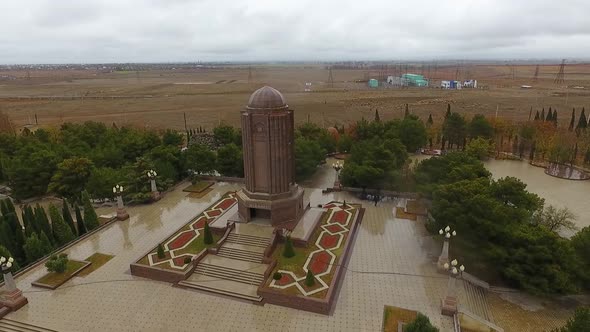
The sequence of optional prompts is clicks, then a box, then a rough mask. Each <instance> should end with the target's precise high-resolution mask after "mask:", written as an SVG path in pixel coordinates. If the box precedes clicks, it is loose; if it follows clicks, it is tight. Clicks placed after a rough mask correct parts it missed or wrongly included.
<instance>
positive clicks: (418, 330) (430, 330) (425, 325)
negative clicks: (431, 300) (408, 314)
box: [404, 313, 438, 332]
mask: <svg viewBox="0 0 590 332" xmlns="http://www.w3.org/2000/svg"><path fill="white" fill-rule="evenodd" d="M404 332H438V329H437V328H436V327H434V326H432V324H430V319H428V317H426V316H424V315H423V314H421V313H418V315H417V316H416V319H414V320H413V321H412V322H410V323H409V324H408V325H406V326H404Z"/></svg>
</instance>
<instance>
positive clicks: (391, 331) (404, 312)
mask: <svg viewBox="0 0 590 332" xmlns="http://www.w3.org/2000/svg"><path fill="white" fill-rule="evenodd" d="M416 315H418V313H417V312H416V311H413V310H408V309H403V308H398V307H392V306H388V305H386V306H385V307H384V308H383V332H397V331H398V329H397V326H398V323H400V322H402V323H406V324H407V323H409V322H411V321H413V320H414V319H416Z"/></svg>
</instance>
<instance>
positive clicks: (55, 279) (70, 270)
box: [35, 260, 88, 289]
mask: <svg viewBox="0 0 590 332" xmlns="http://www.w3.org/2000/svg"><path fill="white" fill-rule="evenodd" d="M86 264H88V263H86V262H80V261H75V260H69V261H68V265H67V266H66V270H65V272H64V273H55V272H49V273H47V274H46V275H44V276H43V277H41V278H40V279H38V280H37V281H35V283H39V284H44V285H48V286H51V287H52V288H54V289H55V288H57V287H59V286H60V285H62V284H63V283H65V282H66V281H68V280H69V279H70V278H72V277H73V276H74V273H75V272H76V271H78V270H79V269H81V268H82V267H84V265H86Z"/></svg>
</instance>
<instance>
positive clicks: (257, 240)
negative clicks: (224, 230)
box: [227, 233, 270, 248]
mask: <svg viewBox="0 0 590 332" xmlns="http://www.w3.org/2000/svg"><path fill="white" fill-rule="evenodd" d="M227 242H229V243H237V244H243V245H248V246H254V247H261V248H266V247H268V245H269V244H270V239H269V238H265V237H260V236H253V235H245V234H235V233H229V235H228V237H227Z"/></svg>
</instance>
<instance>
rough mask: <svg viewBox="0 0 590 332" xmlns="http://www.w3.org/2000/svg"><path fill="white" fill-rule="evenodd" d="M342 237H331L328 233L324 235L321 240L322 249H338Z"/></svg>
mask: <svg viewBox="0 0 590 332" xmlns="http://www.w3.org/2000/svg"><path fill="white" fill-rule="evenodd" d="M340 237H341V235H338V234H336V235H330V234H328V233H323V236H322V238H321V239H320V245H321V246H322V248H324V249H326V250H329V249H333V248H334V247H336V245H337V244H338V240H340Z"/></svg>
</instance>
